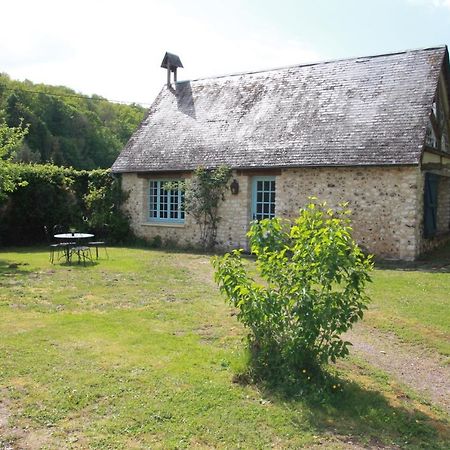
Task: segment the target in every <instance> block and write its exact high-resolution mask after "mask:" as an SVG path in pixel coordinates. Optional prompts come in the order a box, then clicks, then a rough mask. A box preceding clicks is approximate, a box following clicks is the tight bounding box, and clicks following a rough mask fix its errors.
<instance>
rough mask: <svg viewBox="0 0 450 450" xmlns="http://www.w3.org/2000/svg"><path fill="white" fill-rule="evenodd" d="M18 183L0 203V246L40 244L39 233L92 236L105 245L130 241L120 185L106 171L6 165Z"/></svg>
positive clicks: (35, 165)
mask: <svg viewBox="0 0 450 450" xmlns="http://www.w3.org/2000/svg"><path fill="white" fill-rule="evenodd" d="M9 167H10V168H11V169H14V175H15V177H16V178H17V179H19V180H21V181H22V182H21V183H20V185H19V186H17V188H16V190H15V191H14V192H10V193H8V195H7V196H6V197H5V198H3V199H0V244H19V245H20V244H36V243H38V242H43V241H44V239H45V236H44V232H43V227H44V225H46V226H47V227H48V228H49V229H52V227H53V226H54V225H56V224H59V225H62V227H63V229H66V230H69V228H75V229H77V230H80V231H94V232H95V234H96V236H99V237H106V238H107V239H108V241H109V242H122V241H124V240H126V239H128V238H129V237H130V236H129V235H130V229H129V224H128V219H127V217H126V216H125V215H124V214H123V212H122V211H121V209H120V206H121V202H122V192H121V189H120V180H118V179H115V178H112V177H111V173H110V171H109V170H103V169H99V170H94V171H90V172H88V171H85V170H75V169H73V168H64V167H57V166H54V165H51V164H46V165H40V164H12V163H9Z"/></svg>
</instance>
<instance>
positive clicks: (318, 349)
mask: <svg viewBox="0 0 450 450" xmlns="http://www.w3.org/2000/svg"><path fill="white" fill-rule="evenodd" d="M248 235H249V238H250V247H251V252H252V253H253V254H254V255H255V256H256V268H257V270H258V272H259V275H260V276H261V277H262V279H264V280H265V283H264V284H261V283H260V282H258V281H256V280H255V279H253V278H252V277H251V276H249V274H248V272H247V269H246V266H245V264H244V261H243V259H242V255H241V253H242V250H236V251H233V252H232V253H229V254H226V255H224V256H223V257H215V258H214V259H213V265H214V267H215V269H216V274H215V279H216V281H217V283H218V284H219V287H220V290H221V291H222V292H223V293H224V294H225V295H226V297H227V299H228V301H229V302H230V303H231V304H232V305H233V306H235V307H236V308H237V309H238V315H237V317H238V320H239V321H241V322H242V323H243V325H244V326H245V327H247V328H248V329H249V334H248V341H249V345H250V349H251V351H252V356H253V363H254V364H255V369H256V370H257V372H259V374H260V375H262V376H265V377H267V376H273V375H275V374H276V376H280V374H284V375H291V374H295V373H300V372H301V371H302V370H305V368H308V369H317V368H318V367H320V365H322V364H324V363H326V362H328V361H329V360H331V361H335V360H336V359H337V358H339V357H343V356H346V355H347V354H348V346H349V345H350V343H349V342H346V341H344V340H343V339H342V338H341V334H342V333H344V332H345V331H347V330H348V329H349V328H351V327H352V325H353V324H354V323H355V322H356V321H357V320H358V319H361V318H362V317H363V312H364V310H365V309H366V308H367V307H366V304H367V302H368V297H367V296H366V295H365V294H364V288H365V286H366V283H367V282H369V281H370V276H369V271H370V270H371V269H372V261H371V257H370V256H365V255H364V254H363V253H362V251H361V250H360V248H359V247H358V246H357V245H356V243H355V242H354V240H353V239H352V237H351V228H350V220H349V212H348V211H346V210H344V209H342V210H339V211H336V212H335V211H333V210H331V209H328V208H326V205H325V204H318V203H314V202H312V203H310V204H309V205H308V206H307V207H306V208H304V209H302V210H301V211H300V216H299V217H298V218H297V219H296V220H295V222H294V223H293V224H292V223H289V222H287V221H282V220H281V219H278V218H275V219H271V220H268V219H266V220H262V221H260V222H254V223H253V224H252V227H251V230H250V232H249V233H248Z"/></svg>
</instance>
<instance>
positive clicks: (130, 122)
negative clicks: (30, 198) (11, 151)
mask: <svg viewBox="0 0 450 450" xmlns="http://www.w3.org/2000/svg"><path fill="white" fill-rule="evenodd" d="M1 109H3V110H4V111H5V121H6V123H7V124H8V126H9V127H17V126H19V124H20V123H21V120H23V123H27V124H29V132H28V134H27V136H26V137H25V144H26V145H27V147H26V152H25V155H24V159H25V160H27V159H30V156H32V158H33V160H39V161H40V162H42V163H46V162H52V163H55V164H57V165H62V166H72V167H75V168H77V169H87V170H90V169H95V168H100V167H103V168H107V167H110V166H111V164H112V163H113V161H114V160H115V158H116V157H117V155H118V154H119V152H120V150H121V149H122V148H123V146H124V145H125V143H126V142H127V141H128V139H129V138H130V136H131V134H132V133H133V131H134V130H135V129H136V127H137V126H138V124H139V123H140V121H141V120H142V118H143V116H144V112H145V110H144V108H142V107H141V106H139V105H135V104H133V105H120V104H115V103H111V102H108V101H107V100H106V99H104V98H102V97H99V96H93V97H92V98H88V97H85V96H82V95H80V94H77V93H76V92H75V91H73V90H71V89H69V88H66V87H64V86H48V85H45V84H34V83H32V82H31V81H23V82H20V81H15V80H11V79H10V78H9V77H8V76H7V75H6V74H0V110H1ZM28 150H29V151H28Z"/></svg>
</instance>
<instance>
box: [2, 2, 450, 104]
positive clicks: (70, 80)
mask: <svg viewBox="0 0 450 450" xmlns="http://www.w3.org/2000/svg"><path fill="white" fill-rule="evenodd" d="M449 1H450V0H449ZM219 8H220V6H219ZM220 12H221V11H218V13H220ZM2 16H3V17H4V18H5V19H6V20H5V19H3V20H2V27H1V28H0V72H1V71H3V72H7V73H9V74H10V75H11V77H13V78H19V79H24V78H28V79H30V80H32V81H35V82H45V83H49V84H58V85H61V84H62V85H66V86H68V87H71V88H73V89H75V90H78V91H80V92H83V93H85V94H92V93H96V94H99V95H103V96H105V97H107V98H110V99H115V100H126V101H137V102H144V103H151V102H152V100H153V99H154V97H155V96H156V94H157V92H158V91H159V89H160V88H161V86H162V85H163V83H164V81H165V73H164V71H163V69H161V68H160V67H159V66H160V63H161V60H162V57H163V55H164V52H165V51H166V50H167V51H171V52H174V53H177V54H178V55H179V56H180V58H181V60H182V62H183V65H184V66H185V69H184V70H182V71H180V73H179V79H192V78H202V77H206V76H210V75H217V74H224V73H232V72H241V71H247V70H256V69H264V68H271V67H277V66H285V65H291V64H298V63H302V62H307V61H316V60H318V59H320V55H319V54H318V53H317V52H316V51H314V49H313V48H311V47H309V46H307V45H305V44H304V43H301V42H298V41H289V40H287V39H286V37H285V36H282V35H280V33H279V31H278V30H276V29H270V30H264V29H255V28H252V27H248V28H247V27H242V28H239V27H240V26H241V23H240V22H239V21H236V23H231V24H230V27H229V28H230V33H228V32H227V34H225V33H224V32H223V31H220V29H217V28H218V27H216V25H217V23H216V24H215V23H209V22H208V21H205V20H204V18H203V19H200V18H196V17H194V16H193V15H189V14H184V15H183V14H181V13H180V11H179V10H177V9H175V8H174V6H171V4H168V3H167V2H163V1H162V0H150V1H141V0H127V1H126V2H124V1H118V0H110V1H105V0H98V1H95V2H94V1H90V0H78V1H73V0H70V1H67V0H66V1H61V0H40V1H39V2H36V1H34V0H23V1H22V2H7V3H6V4H5V5H2ZM236 17H237V16H236Z"/></svg>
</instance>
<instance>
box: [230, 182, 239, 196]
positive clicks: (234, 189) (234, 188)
mask: <svg viewBox="0 0 450 450" xmlns="http://www.w3.org/2000/svg"><path fill="white" fill-rule="evenodd" d="M230 190H231V193H232V194H233V195H238V194H239V183H238V181H237V180H236V179H234V180H233V181H232V182H231V184H230Z"/></svg>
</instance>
